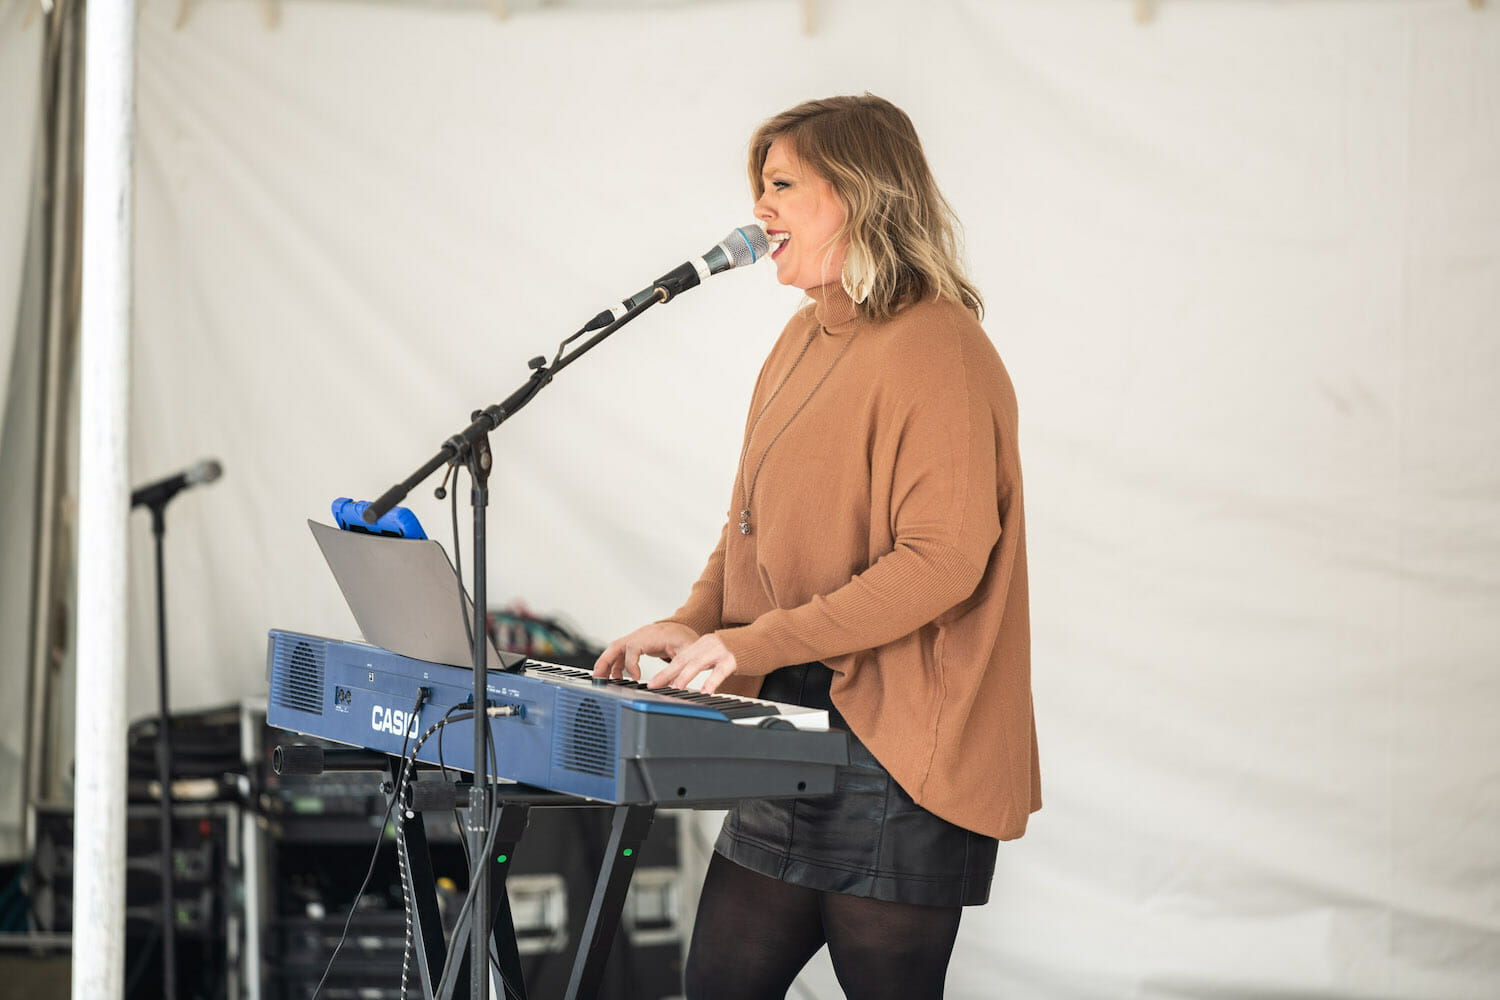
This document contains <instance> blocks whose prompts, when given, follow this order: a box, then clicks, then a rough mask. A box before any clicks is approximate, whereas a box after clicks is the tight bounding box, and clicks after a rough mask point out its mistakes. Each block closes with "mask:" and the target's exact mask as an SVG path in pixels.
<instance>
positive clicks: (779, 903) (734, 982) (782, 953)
mask: <svg viewBox="0 0 1500 1000" xmlns="http://www.w3.org/2000/svg"><path fill="white" fill-rule="evenodd" d="M962 915H963V908H962V907H959V906H918V905H915V904H912V903H887V902H885V901H883V900H879V899H865V898H863V897H860V896H846V895H843V894H841V893H836V892H820V891H818V890H816V889H805V888H803V887H801V886H796V885H788V884H787V883H785V882H782V881H780V880H779V879H774V878H770V877H769V876H766V875H761V874H760V873H759V872H753V871H751V870H750V869H748V868H742V867H740V866H739V865H737V864H735V863H734V862H732V861H729V860H726V859H725V858H723V857H721V856H720V855H718V854H715V855H714V856H713V859H712V860H711V861H710V862H709V865H708V875H707V877H706V878H705V879H704V881H703V896H702V898H701V899H700V900H699V902H698V918H697V921H696V922H695V923H694V925H693V941H692V944H691V946H690V947H689V949H688V959H687V973H686V976H687V996H688V1000H777V998H781V997H785V996H786V991H787V990H788V989H790V988H791V985H792V982H793V980H795V979H796V978H797V973H798V972H800V971H801V970H802V967H803V966H804V965H806V964H807V961H808V959H810V958H812V957H813V955H815V954H817V952H818V949H819V948H821V947H822V946H823V945H824V944H825V943H826V944H827V945H828V954H829V957H830V958H831V959H832V960H833V971H834V972H835V973H836V974H837V975H838V978H839V985H840V986H842V987H843V988H844V995H845V996H846V997H848V1000H884V998H886V997H890V998H898V997H899V998H900V1000H938V998H940V997H942V995H943V979H944V978H945V977H946V975H947V972H948V959H949V956H951V955H952V954H953V941H954V939H955V938H956V937H957V936H958V921H959V918H960V917H961V916H962Z"/></svg>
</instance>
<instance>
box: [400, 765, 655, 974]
mask: <svg viewBox="0 0 1500 1000" xmlns="http://www.w3.org/2000/svg"><path fill="white" fill-rule="evenodd" d="M400 770H401V761H400V760H399V759H397V758H394V757H392V758H390V764H389V772H390V775H391V781H392V784H393V785H394V783H395V781H396V780H397V778H398V777H399V775H400ZM498 788H499V790H498V792H497V796H496V798H497V801H498V802H499V803H500V815H499V818H498V820H497V821H496V832H495V847H494V850H493V851H492V852H491V856H490V857H488V858H485V859H484V862H483V865H482V867H480V866H478V865H476V864H474V863H472V862H471V865H470V867H471V869H476V868H477V871H471V872H470V877H471V878H488V879H489V880H490V883H489V885H490V900H491V902H492V904H493V906H494V912H493V914H492V919H491V920H490V921H488V923H489V925H490V928H491V931H490V956H491V959H492V960H493V961H495V962H496V963H497V964H498V966H499V968H500V973H501V976H502V979H501V990H502V993H501V994H500V997H501V998H503V1000H526V983H525V977H524V976H523V974H522V972H521V958H520V954H519V952H518V950H517V946H516V932H515V922H514V919H513V918H512V915H511V911H510V899H509V897H508V896H507V895H506V892H505V877H506V875H507V873H508V872H509V871H510V867H511V866H510V862H511V861H512V859H514V857H515V852H516V850H517V848H518V847H519V845H520V842H521V837H522V835H523V834H524V833H525V832H526V825H527V818H528V816H529V813H530V810H531V809H533V808H543V809H546V808H571V809H579V808H589V809H609V810H611V812H612V814H613V815H612V821H611V824H610V833H609V841H608V843H607V845H606V847H605V853H604V861H603V864H602V865H601V866H600V870H599V874H598V877H597V879H596V880H595V883H594V894H593V898H592V900H591V901H590V903H589V912H588V918H587V920H586V921H585V923H584V927H583V932H582V935H581V939H580V940H579V942H578V947H577V951H576V952H575V953H574V956H573V967H572V975H571V976H570V978H569V980H568V988H567V991H566V992H565V993H564V994H563V1000H593V998H594V997H597V996H598V993H599V986H600V984H601V982H602V981H603V978H604V966H605V963H606V962H607V961H608V959H609V952H610V948H611V946H612V945H613V944H614V939H615V934H616V932H617V931H618V929H619V925H620V915H621V913H622V912H623V910H624V907H625V896H626V893H627V892H629V890H630V880H631V877H632V876H633V875H634V874H635V865H636V859H637V858H638V856H639V855H640V849H641V844H642V842H643V841H644V840H645V839H646V835H647V834H648V833H649V832H650V831H651V823H652V821H653V820H654V819H655V816H656V806H654V805H618V806H611V805H607V804H600V803H597V802H590V801H588V800H586V799H580V798H577V797H576V796H572V795H565V794H562V793H559V792H549V791H546V790H545V789H540V788H532V787H529V786H525V785H519V786H513V785H504V784H502V785H500V786H498ZM401 848H402V858H401V861H402V863H403V864H405V866H406V870H407V872H408V873H409V876H410V878H411V885H412V895H413V907H414V909H415V911H416V918H415V920H414V922H413V932H414V935H415V948H414V951H415V958H416V964H417V981H418V982H419V983H420V986H421V991H422V994H421V995H422V997H423V1000H450V998H464V1000H467V998H468V996H469V983H470V975H469V969H468V967H469V958H468V940H469V935H470V934H471V933H472V929H473V927H474V923H475V922H474V921H473V920H472V919H471V916H472V915H469V916H465V917H464V919H463V920H462V921H460V922H459V924H458V925H457V926H456V927H454V929H453V935H452V939H451V940H445V934H444V930H443V923H442V917H441V915H440V911H439V910H438V902H437V881H436V879H435V878H434V876H433V870H432V857H431V853H430V845H429V842H428V839H427V828H426V825H425V823H424V821H423V818H422V814H421V813H420V812H417V813H415V814H414V815H413V816H412V817H411V818H410V819H408V820H406V826H405V830H404V836H403V838H402V842H401ZM458 949H462V954H464V958H463V960H462V962H461V964H460V966H459V968H458V970H456V971H457V975H455V976H454V977H453V978H452V981H451V983H450V987H449V989H448V990H447V991H444V992H443V993H442V994H441V995H439V993H438V990H439V987H440V985H441V984H440V983H439V982H438V981H437V979H438V976H439V975H440V974H441V972H442V968H443V964H444V963H445V962H446V961H447V956H448V954H449V951H450V950H458Z"/></svg>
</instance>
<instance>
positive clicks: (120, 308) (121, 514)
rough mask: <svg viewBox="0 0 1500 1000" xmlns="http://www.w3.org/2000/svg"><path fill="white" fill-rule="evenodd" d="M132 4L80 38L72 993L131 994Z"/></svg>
mask: <svg viewBox="0 0 1500 1000" xmlns="http://www.w3.org/2000/svg"><path fill="white" fill-rule="evenodd" d="M135 9H136V8H135V2H134V0H89V2H88V4H87V10H86V20H85V37H84V63H83V65H84V105H83V107H84V143H83V289H82V300H81V326H82V330H81V336H80V345H81V346H80V352H79V353H80V390H79V395H80V403H79V405H80V409H79V448H78V452H79V462H78V466H79V467H78V623H77V636H78V640H77V651H78V654H77V655H78V697H77V701H76V711H77V717H76V733H77V735H76V739H75V743H74V747H75V751H74V755H75V775H76V777H75V781H74V787H73V795H74V819H73V830H74V833H73V845H74V847H73V998H74V1000H100V998H107V997H119V996H121V995H122V994H123V993H124V988H125V958H124V954H125V777H126V769H125V735H126V734H125V646H126V603H125V580H126V566H125V557H126V526H127V522H128V521H129V517H130V488H129V483H128V480H127V476H128V472H129V469H128V462H127V458H128V451H127V444H128V418H129V412H130V405H129V404H130V371H129V364H130V313H131V273H132V269H131V230H132V225H131V222H132V216H133V212H132V210H131V208H132V207H131V202H132V198H133V192H134V186H133V185H132V183H131V177H132V175H131V147H132V145H133V139H134V133H135V127H134V126H135Z"/></svg>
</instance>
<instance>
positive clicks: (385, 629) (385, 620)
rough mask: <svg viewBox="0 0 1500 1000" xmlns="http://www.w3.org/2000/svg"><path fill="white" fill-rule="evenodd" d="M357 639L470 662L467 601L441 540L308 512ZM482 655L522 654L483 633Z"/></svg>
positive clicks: (504, 663) (502, 665) (494, 666)
mask: <svg viewBox="0 0 1500 1000" xmlns="http://www.w3.org/2000/svg"><path fill="white" fill-rule="evenodd" d="M307 526H308V527H309V528H311V529H312V533H313V538H315V539H317V542H318V547H319V548H320V549H322V550H323V558H324V559H326V560H328V568H329V569H331V570H332V571H333V577H334V579H335V580H337V581H338V585H339V590H341V591H343V593H344V601H345V602H346V603H347V604H348V605H349V610H350V611H352V612H353V613H354V621H355V623H356V624H358V625H359V630H360V632H361V633H363V635H364V637H365V641H366V642H368V643H370V644H371V645H373V646H379V647H380V648H382V649H388V650H390V651H391V652H393V653H400V654H401V655H402V656H410V657H414V658H415V659H418V660H427V661H429V662H431V663H446V664H448V665H450V666H454V667H472V666H473V665H474V653H473V649H472V648H471V647H470V645H469V630H468V628H466V627H465V623H466V622H468V623H470V624H471V626H472V622H473V621H474V603H473V601H471V600H470V599H469V595H468V592H467V591H465V590H464V587H463V584H462V582H461V581H460V580H459V578H458V573H457V571H456V570H454V568H453V563H452V562H450V561H449V559H448V553H447V552H444V551H443V547H442V546H441V545H439V544H438V543H437V542H435V541H433V540H432V539H430V538H421V539H416V538H395V537H391V536H388V535H372V534H368V533H366V532H363V531H343V530H340V529H339V528H335V527H332V526H330V525H327V524H319V523H318V522H317V521H312V520H309V521H308V522H307ZM484 645H485V652H486V663H487V665H488V666H489V669H491V670H503V669H506V668H508V667H512V666H514V665H515V664H517V663H520V662H521V661H523V660H524V659H525V657H524V656H522V655H520V654H518V653H503V654H502V653H499V652H497V651H496V650H495V646H494V643H492V642H491V641H490V640H489V637H488V636H486V637H485V641H484Z"/></svg>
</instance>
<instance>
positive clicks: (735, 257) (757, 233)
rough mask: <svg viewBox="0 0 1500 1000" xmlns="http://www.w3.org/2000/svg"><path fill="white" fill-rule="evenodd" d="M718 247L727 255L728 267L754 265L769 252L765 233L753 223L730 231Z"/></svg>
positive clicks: (769, 247) (769, 244)
mask: <svg viewBox="0 0 1500 1000" xmlns="http://www.w3.org/2000/svg"><path fill="white" fill-rule="evenodd" d="M719 246H721V247H723V248H724V252H725V253H727V254H729V260H730V264H729V266H730V267H743V266H745V265H746V264H754V263H755V262H756V261H758V260H760V259H761V258H762V257H764V256H766V255H767V254H769V253H770V252H771V242H770V241H769V240H767V239H766V231H765V230H764V229H762V228H760V226H759V225H758V224H756V223H754V222H752V223H750V225H748V226H739V227H737V228H735V229H734V230H732V231H731V232H730V234H729V235H728V236H726V237H724V241H723V242H722V243H720V244H719Z"/></svg>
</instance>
